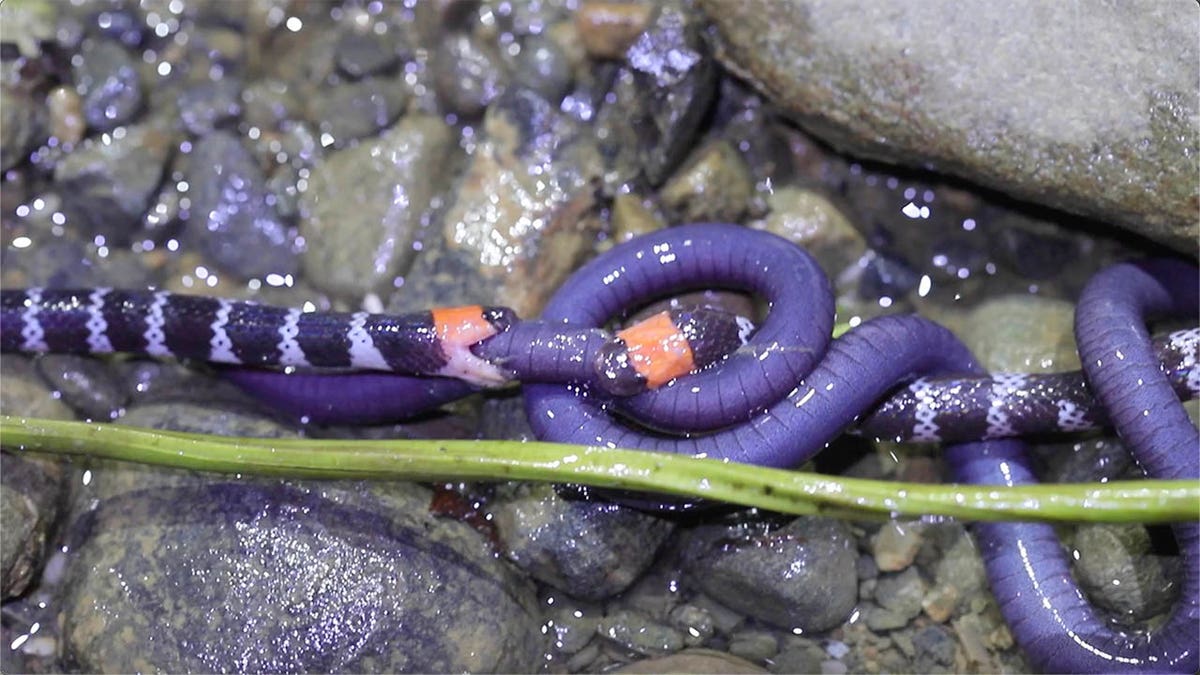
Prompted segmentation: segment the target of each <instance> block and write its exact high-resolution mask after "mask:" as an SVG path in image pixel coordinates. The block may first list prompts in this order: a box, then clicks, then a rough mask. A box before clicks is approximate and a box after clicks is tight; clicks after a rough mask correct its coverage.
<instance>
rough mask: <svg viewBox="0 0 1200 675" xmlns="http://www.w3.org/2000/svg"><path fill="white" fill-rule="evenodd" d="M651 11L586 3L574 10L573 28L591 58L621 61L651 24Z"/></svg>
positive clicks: (592, 0) (619, 4)
mask: <svg viewBox="0 0 1200 675" xmlns="http://www.w3.org/2000/svg"><path fill="white" fill-rule="evenodd" d="M653 12H654V8H653V7H651V6H650V5H643V4H634V3H629V2H608V1H606V0H588V1H587V2H584V3H583V4H582V5H580V6H579V9H578V10H576V11H575V28H576V30H577V31H578V32H579V37H580V39H581V40H582V41H583V46H584V49H586V50H587V52H588V54H589V55H590V56H592V57H594V58H598V59H620V58H622V57H624V56H625V51H626V50H627V49H629V47H630V45H632V44H633V41H634V40H636V39H637V37H638V35H641V33H642V31H643V30H645V29H646V27H647V26H648V25H650V18H651V16H652V15H653Z"/></svg>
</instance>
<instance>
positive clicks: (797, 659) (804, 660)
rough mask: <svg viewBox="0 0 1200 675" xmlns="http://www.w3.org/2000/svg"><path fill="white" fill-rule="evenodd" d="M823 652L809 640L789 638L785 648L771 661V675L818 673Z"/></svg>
mask: <svg viewBox="0 0 1200 675" xmlns="http://www.w3.org/2000/svg"><path fill="white" fill-rule="evenodd" d="M826 658H827V657H826V655H825V650H823V649H821V647H820V645H818V644H816V643H815V642H813V641H811V640H805V639H803V638H797V637H795V636H791V637H789V638H787V641H786V643H785V646H784V647H783V649H781V650H780V651H779V653H778V654H776V655H775V656H774V658H772V659H771V663H770V664H769V667H770V669H771V672H772V673H820V672H822V670H821V662H822V661H824V660H825V659H826Z"/></svg>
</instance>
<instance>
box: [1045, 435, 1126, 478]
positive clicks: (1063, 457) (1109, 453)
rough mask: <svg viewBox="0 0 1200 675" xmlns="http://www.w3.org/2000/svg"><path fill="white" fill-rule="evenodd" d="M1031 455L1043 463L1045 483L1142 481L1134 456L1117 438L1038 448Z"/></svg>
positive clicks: (1094, 439) (1092, 439) (1053, 444)
mask: <svg viewBox="0 0 1200 675" xmlns="http://www.w3.org/2000/svg"><path fill="white" fill-rule="evenodd" d="M1032 451H1033V452H1034V454H1035V455H1036V456H1037V457H1039V458H1040V459H1042V460H1043V461H1044V462H1045V463H1046V471H1045V474H1044V475H1043V477H1042V481H1043V482H1046V483H1092V482H1104V481H1109V480H1117V479H1120V478H1122V477H1125V476H1127V475H1129V473H1130V472H1131V470H1132V471H1133V472H1135V473H1134V476H1136V477H1139V478H1140V477H1141V476H1142V473H1141V469H1139V468H1137V467H1136V466H1135V465H1134V463H1133V455H1131V454H1129V451H1128V450H1126V449H1125V446H1124V444H1122V443H1121V441H1120V440H1119V439H1116V438H1090V439H1086V440H1082V441H1075V442H1065V443H1048V444H1041V443H1039V444H1037V445H1036V446H1033V447H1032Z"/></svg>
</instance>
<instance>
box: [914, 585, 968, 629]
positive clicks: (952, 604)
mask: <svg viewBox="0 0 1200 675" xmlns="http://www.w3.org/2000/svg"><path fill="white" fill-rule="evenodd" d="M960 598H961V595H960V593H959V590H958V588H957V587H956V586H954V585H952V584H946V585H938V586H934V587H933V588H932V589H930V590H929V592H928V593H926V594H925V598H924V599H923V600H922V601H921V609H923V610H925V614H926V616H928V617H929V618H930V619H933V620H934V621H936V622H938V623H945V622H946V621H948V620H949V619H950V617H951V616H953V615H954V610H955V608H957V607H958V601H959V599H960Z"/></svg>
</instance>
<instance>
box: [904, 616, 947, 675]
mask: <svg viewBox="0 0 1200 675" xmlns="http://www.w3.org/2000/svg"><path fill="white" fill-rule="evenodd" d="M912 645H913V648H914V649H915V650H916V658H917V663H919V664H920V663H927V662H931V663H936V664H938V665H941V666H952V665H954V653H955V651H957V649H958V645H957V644H956V643H955V642H954V638H953V637H952V636H951V635H950V633H949V631H947V630H946V629H945V628H942V627H941V626H925V627H924V628H921V629H920V630H918V631H916V633H914V634H913V636H912ZM921 670H927V669H925V668H921Z"/></svg>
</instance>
